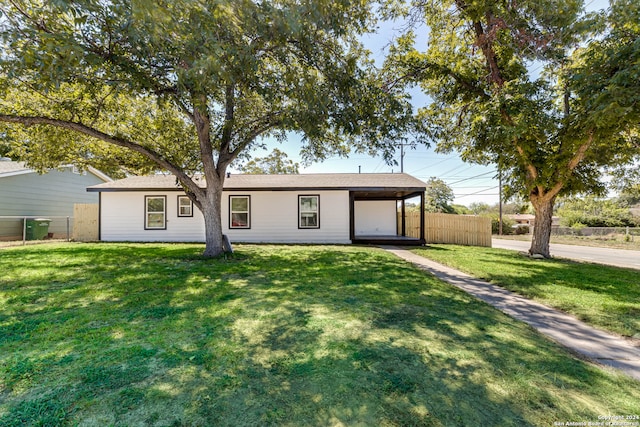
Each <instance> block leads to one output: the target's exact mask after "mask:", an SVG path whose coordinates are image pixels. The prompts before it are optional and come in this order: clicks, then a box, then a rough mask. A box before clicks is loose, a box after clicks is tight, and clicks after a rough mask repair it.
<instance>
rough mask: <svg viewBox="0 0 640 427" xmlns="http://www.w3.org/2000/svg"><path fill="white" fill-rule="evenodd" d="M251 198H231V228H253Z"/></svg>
mask: <svg viewBox="0 0 640 427" xmlns="http://www.w3.org/2000/svg"><path fill="white" fill-rule="evenodd" d="M250 202H251V200H250V198H249V196H229V228H251V222H250V219H251V216H250V214H251V203H250Z"/></svg>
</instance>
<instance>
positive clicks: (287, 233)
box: [100, 191, 350, 243]
mask: <svg viewBox="0 0 640 427" xmlns="http://www.w3.org/2000/svg"><path fill="white" fill-rule="evenodd" d="M101 194H102V196H101V203H100V205H101V213H100V224H101V225H100V233H101V236H100V237H101V239H102V240H104V241H144V242H152V241H163V242H187V241H193V242H202V241H204V220H203V217H202V214H201V213H200V211H199V210H198V209H197V208H196V207H195V206H194V208H193V214H194V215H193V217H178V215H177V209H178V207H177V203H178V195H183V193H181V192H175V191H174V192H171V191H169V192H153V191H151V192H103V193H101ZM306 194H308V195H319V196H320V228H318V229H299V228H298V195H306ZM230 195H243V196H247V195H248V196H250V203H251V210H250V215H251V217H250V220H251V228H249V229H230V228H229V196H230ZM145 196H166V199H167V201H166V216H167V224H166V225H167V228H166V230H145V229H144V219H145V213H144V212H145ZM222 227H223V233H224V234H226V235H228V236H229V239H230V240H231V242H232V243H233V242H250V243H259V242H270V243H350V240H349V193H348V191H311V192H303V191H255V192H242V191H240V192H226V191H225V192H224V193H223V195H222Z"/></svg>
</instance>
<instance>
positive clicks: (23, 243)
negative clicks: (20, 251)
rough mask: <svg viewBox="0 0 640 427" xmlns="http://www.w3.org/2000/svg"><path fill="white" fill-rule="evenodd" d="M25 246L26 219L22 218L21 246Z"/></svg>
mask: <svg viewBox="0 0 640 427" xmlns="http://www.w3.org/2000/svg"><path fill="white" fill-rule="evenodd" d="M26 244H27V217H26V216H25V217H24V218H22V246H24V245H26Z"/></svg>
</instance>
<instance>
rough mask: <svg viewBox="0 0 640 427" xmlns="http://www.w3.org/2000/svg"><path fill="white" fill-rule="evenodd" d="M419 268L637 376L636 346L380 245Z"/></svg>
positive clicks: (639, 377) (639, 356)
mask: <svg viewBox="0 0 640 427" xmlns="http://www.w3.org/2000/svg"><path fill="white" fill-rule="evenodd" d="M382 248H383V249H385V250H387V251H389V252H391V253H393V254H395V255H397V256H398V257H400V258H402V259H405V260H407V261H409V262H411V263H412V264H414V265H416V266H417V267H419V268H420V269H422V270H425V271H428V272H430V273H432V274H433V275H435V276H436V277H438V278H439V279H441V280H443V281H445V282H447V283H450V284H451V285H454V286H456V287H458V288H460V289H462V290H463V291H465V292H468V293H469V294H471V295H473V296H475V297H476V298H478V299H480V300H482V301H485V302H486V303H488V304H490V305H492V306H494V307H495V308H497V309H498V310H500V311H502V312H504V313H506V314H507V315H509V316H511V317H513V318H515V319H518V320H521V321H523V322H525V323H527V324H529V325H530V326H532V327H533V328H535V329H537V330H538V331H539V332H540V333H542V334H544V335H546V336H547V337H549V338H551V339H552V340H554V341H556V342H557V343H559V344H561V345H563V346H565V347H567V348H569V349H571V350H573V351H574V352H576V353H579V354H581V355H583V356H585V357H587V358H588V359H591V360H593V361H595V362H598V363H600V364H602V365H607V366H612V367H614V368H618V369H620V370H622V371H623V372H625V373H626V374H628V375H630V376H631V377H633V378H636V379H637V380H640V348H638V347H635V346H633V345H632V344H631V343H630V342H629V341H627V340H625V339H623V338H620V337H617V336H614V335H611V334H609V333H607V332H604V331H601V330H598V329H595V328H593V327H591V326H588V325H586V324H585V323H583V322H581V321H580V320H578V319H576V318H575V317H573V316H570V315H568V314H565V313H562V312H560V311H557V310H555V309H552V308H549V307H547V306H544V305H542V304H539V303H537V302H534V301H531V300H529V299H526V298H524V297H521V296H519V295H517V294H514V293H512V292H509V291H507V290H506V289H503V288H501V287H499V286H495V285H492V284H490V283H488V282H485V281H482V280H478V279H474V278H473V277H471V276H469V275H467V274H465V273H462V272H460V271H458V270H454V269H452V268H449V267H446V266H444V265H442V264H438V263H436V262H433V261H431V260H428V259H426V258H424V257H421V256H419V255H416V254H414V253H412V252H410V251H408V250H406V249H401V248H398V247H394V246H383V247H382Z"/></svg>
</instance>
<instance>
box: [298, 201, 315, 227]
mask: <svg viewBox="0 0 640 427" xmlns="http://www.w3.org/2000/svg"><path fill="white" fill-rule="evenodd" d="M298 228H320V196H298Z"/></svg>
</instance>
